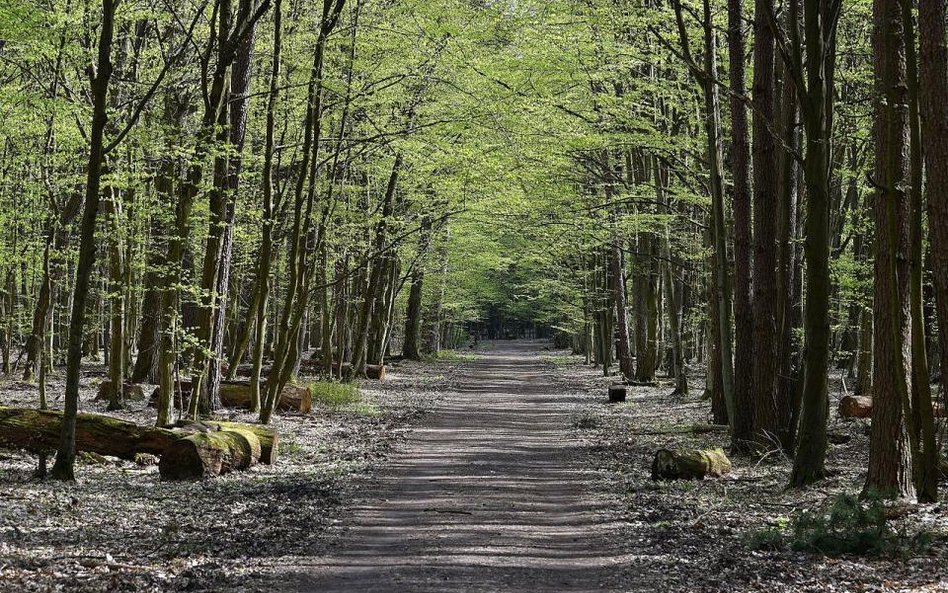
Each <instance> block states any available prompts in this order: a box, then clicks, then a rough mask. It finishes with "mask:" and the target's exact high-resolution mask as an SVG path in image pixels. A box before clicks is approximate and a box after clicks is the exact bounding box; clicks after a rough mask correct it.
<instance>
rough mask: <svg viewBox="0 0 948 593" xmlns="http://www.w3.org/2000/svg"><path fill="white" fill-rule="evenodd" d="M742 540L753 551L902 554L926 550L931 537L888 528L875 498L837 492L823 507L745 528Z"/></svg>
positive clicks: (874, 554) (887, 522)
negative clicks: (786, 550) (748, 529)
mask: <svg viewBox="0 0 948 593" xmlns="http://www.w3.org/2000/svg"><path fill="white" fill-rule="evenodd" d="M745 541H746V543H747V545H748V546H749V547H751V548H753V549H770V550H782V549H791V550H796V551H801V552H812V553H818V554H825V555H828V556H836V555H841V554H853V555H858V556H899V557H905V556H910V555H912V554H917V553H923V552H925V551H927V550H928V548H929V547H930V545H931V542H932V535H931V534H930V533H927V532H921V533H918V534H914V535H909V534H906V533H903V532H900V531H897V530H896V529H894V528H893V527H892V526H891V525H890V524H889V521H888V516H887V513H886V507H885V505H884V504H883V502H882V500H881V499H880V498H879V497H878V496H875V495H870V496H868V497H867V498H866V500H864V501H860V500H859V499H857V498H856V497H854V496H850V495H846V494H843V495H839V496H837V497H835V498H833V499H832V502H831V503H830V505H829V507H828V509H826V510H815V511H800V512H797V513H794V514H792V515H791V516H790V517H789V518H786V519H781V520H779V521H778V522H777V523H776V524H775V525H773V526H771V527H768V528H765V529H759V530H756V531H752V532H750V533H749V534H747V536H746V538H745Z"/></svg>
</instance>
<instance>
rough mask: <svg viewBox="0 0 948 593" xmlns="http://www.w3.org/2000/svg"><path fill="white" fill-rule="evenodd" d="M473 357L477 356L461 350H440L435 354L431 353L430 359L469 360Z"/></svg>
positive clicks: (447, 360)
mask: <svg viewBox="0 0 948 593" xmlns="http://www.w3.org/2000/svg"><path fill="white" fill-rule="evenodd" d="M475 358H477V356H476V355H475V354H472V353H470V352H461V351H460V350H441V351H439V352H438V353H437V354H434V355H432V356H431V357H430V360H432V361H437V360H440V361H444V362H470V361H472V360H474V359H475Z"/></svg>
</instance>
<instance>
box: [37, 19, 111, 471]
mask: <svg viewBox="0 0 948 593" xmlns="http://www.w3.org/2000/svg"><path fill="white" fill-rule="evenodd" d="M117 8H118V0H102V21H101V23H100V24H99V43H98V49H97V54H96V63H95V65H94V67H93V69H92V74H91V77H90V83H89V87H90V93H91V96H92V124H91V126H90V128H89V160H88V164H87V166H86V191H85V206H84V207H83V211H82V223H81V226H80V233H79V262H78V264H77V266H76V280H75V284H74V285H73V294H72V313H71V315H70V320H69V352H68V357H67V359H66V392H65V406H64V409H63V424H62V438H61V441H60V444H59V450H58V451H56V462H55V463H54V464H53V469H52V472H51V474H52V476H53V477H54V478H56V479H59V480H74V479H75V473H74V468H73V466H74V464H75V460H76V416H77V414H78V412H79V375H80V368H79V367H80V364H81V362H82V340H83V336H84V332H83V330H84V328H85V321H86V300H87V297H88V295H89V279H90V277H91V275H92V269H93V268H94V267H95V227H96V215H97V214H98V211H99V195H100V193H101V187H102V165H103V162H104V160H105V148H106V147H105V127H106V126H107V125H108V122H109V118H108V96H109V81H110V80H111V78H112V57H111V56H112V42H113V40H114V35H115V12H116V10H117Z"/></svg>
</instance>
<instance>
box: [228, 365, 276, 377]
mask: <svg viewBox="0 0 948 593" xmlns="http://www.w3.org/2000/svg"><path fill="white" fill-rule="evenodd" d="M270 369H271V367H270V366H269V365H267V366H262V367H260V376H261V377H264V378H266V377H269V376H270ZM221 372H222V373H223V374H224V375H226V374H227V368H226V367H225V368H223V369H221ZM252 374H253V365H252V364H239V365H237V368H235V369H234V376H235V377H242V378H245V379H248V378H250V376H251V375H252Z"/></svg>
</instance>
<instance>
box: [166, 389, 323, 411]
mask: <svg viewBox="0 0 948 593" xmlns="http://www.w3.org/2000/svg"><path fill="white" fill-rule="evenodd" d="M179 390H180V393H181V396H182V399H184V406H185V407H187V406H188V403H189V402H190V400H191V382H190V381H181V382H179V383H178V384H177V386H176V388H175V397H174V404H175V405H176V406H177V405H178V392H179ZM260 391H261V397H263V395H264V392H265V391H266V382H265V381H264V382H262V384H261V386H260ZM220 395H221V404H222V405H223V406H224V407H227V408H249V407H250V381H221V389H220ZM148 405H150V406H152V407H155V406H157V405H158V389H157V388H156V389H155V391H154V392H152V394H151V399H150V400H149V402H148ZM277 409H278V410H279V411H281V412H300V413H302V414H309V413H310V412H311V411H312V410H313V393H312V391H311V390H310V388H309V387H308V386H304V385H292V384H287V386H286V387H284V388H283V392H282V393H281V394H280V403H279V405H278V406H277Z"/></svg>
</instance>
